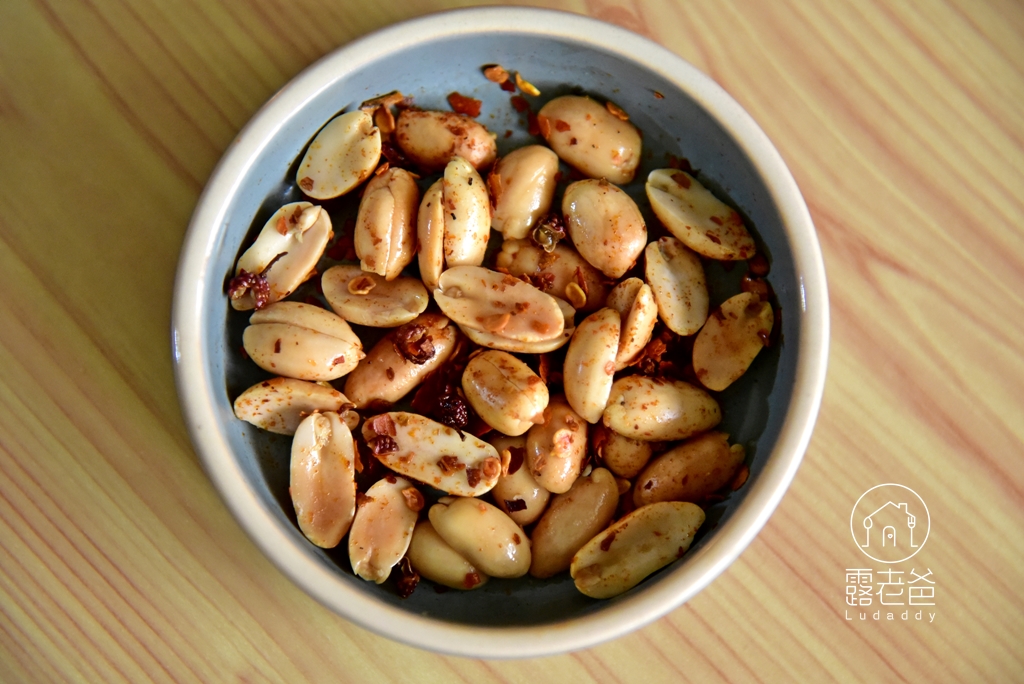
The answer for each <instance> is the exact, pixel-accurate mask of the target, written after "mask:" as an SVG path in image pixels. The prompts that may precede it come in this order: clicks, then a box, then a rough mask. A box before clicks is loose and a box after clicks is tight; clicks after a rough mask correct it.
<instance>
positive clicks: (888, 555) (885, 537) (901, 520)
mask: <svg viewBox="0 0 1024 684" xmlns="http://www.w3.org/2000/svg"><path fill="white" fill-rule="evenodd" d="M850 532H851V534H852V535H853V540H854V542H855V543H856V544H857V548H859V549H860V550H861V552H862V553H863V554H864V555H865V556H867V557H868V558H871V559H872V560H876V561H878V562H880V563H900V562H902V561H905V560H907V559H909V558H912V557H913V556H914V555H915V554H917V552H918V551H920V550H921V548H922V547H923V546H924V544H925V542H926V541H928V535H929V533H930V532H931V515H930V514H929V512H928V506H927V505H925V503H924V499H922V498H921V497H920V496H919V495H918V493H917V492H915V491H914V490H913V489H911V488H910V487H907V486H905V485H901V484H896V483H893V482H890V483H886V484H880V485H875V486H874V487H872V488H871V489H869V490H867V491H866V492H864V493H863V494H861V496H860V498H859V499H857V502H856V503H855V504H854V505H853V511H852V512H851V513H850Z"/></svg>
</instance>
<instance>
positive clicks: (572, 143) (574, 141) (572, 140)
mask: <svg viewBox="0 0 1024 684" xmlns="http://www.w3.org/2000/svg"><path fill="white" fill-rule="evenodd" d="M576 142H577V140H576V138H569V145H570V146H572V145H575V144H576Z"/></svg>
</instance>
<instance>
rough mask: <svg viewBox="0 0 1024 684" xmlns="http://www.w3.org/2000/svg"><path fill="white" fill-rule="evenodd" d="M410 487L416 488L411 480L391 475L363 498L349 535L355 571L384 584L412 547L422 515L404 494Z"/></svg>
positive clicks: (360, 499)
mask: <svg viewBox="0 0 1024 684" xmlns="http://www.w3.org/2000/svg"><path fill="white" fill-rule="evenodd" d="M409 489H415V487H413V484H412V483H411V482H409V481H408V480H406V479H405V478H402V477H395V476H394V475H389V476H387V477H385V478H384V479H382V480H378V481H377V482H375V483H374V484H373V486H371V487H370V488H369V489H368V490H366V494H365V495H363V496H362V497H360V498H359V504H358V508H357V509H356V517H355V519H354V520H353V521H352V528H351V530H350V531H349V535H348V556H349V561H350V562H351V563H352V572H354V573H355V574H356V575H358V576H359V577H362V578H363V579H364V580H368V581H370V582H376V583H377V584H382V583H383V582H384V580H386V579H387V578H388V575H390V574H391V568H393V567H395V565H397V564H398V561H400V560H402V556H404V555H405V552H406V551H407V550H408V548H409V543H410V542H411V541H412V533H413V530H414V529H415V528H416V519H417V518H418V517H419V511H414V510H413V509H411V508H410V507H409V504H408V503H407V495H406V494H403V492H404V491H405V490H409Z"/></svg>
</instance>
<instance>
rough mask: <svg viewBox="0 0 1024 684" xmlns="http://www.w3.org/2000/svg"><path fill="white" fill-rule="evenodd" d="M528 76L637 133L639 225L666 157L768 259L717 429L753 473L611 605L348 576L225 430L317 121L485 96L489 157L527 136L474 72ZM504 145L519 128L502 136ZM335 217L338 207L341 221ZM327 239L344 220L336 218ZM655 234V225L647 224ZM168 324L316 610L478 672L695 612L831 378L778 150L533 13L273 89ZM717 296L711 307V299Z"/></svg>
mask: <svg viewBox="0 0 1024 684" xmlns="http://www.w3.org/2000/svg"><path fill="white" fill-rule="evenodd" d="M491 63H497V64H502V65H504V66H505V67H507V68H508V69H510V70H516V71H519V72H521V73H522V74H523V75H524V76H525V77H526V78H527V79H528V80H529V81H531V82H532V83H533V84H534V85H536V86H537V87H538V88H539V89H540V90H541V91H542V96H541V97H540V98H537V99H534V100H533V102H534V103H535V105H534V107H535V109H536V108H537V107H539V104H536V103H540V102H543V101H546V100H547V99H548V98H550V97H553V96H555V95H559V94H563V93H568V92H586V93H591V94H594V95H597V96H600V97H603V98H608V99H612V100H614V101H615V102H616V103H618V104H619V105H620V106H622V107H623V108H624V109H625V110H627V111H628V112H629V114H630V116H631V119H632V121H633V122H634V123H636V125H637V126H638V127H639V128H640V129H641V130H642V132H643V136H644V138H643V140H644V150H645V151H644V158H643V163H642V166H641V169H640V172H639V173H638V174H637V179H638V180H637V181H636V182H634V183H633V184H632V185H631V186H629V187H628V188H627V190H628V191H629V192H630V193H631V194H632V195H633V196H634V198H636V199H637V200H638V202H639V203H640V205H641V207H642V209H643V210H644V211H645V213H646V214H647V216H648V217H650V216H651V214H650V210H649V206H648V204H647V202H646V200H645V199H644V193H643V180H644V179H645V178H646V176H647V173H648V172H649V171H650V170H651V169H654V168H659V167H663V166H665V165H666V164H667V163H668V160H669V159H670V158H671V156H675V157H680V158H682V157H685V158H686V159H688V160H689V161H690V162H691V164H692V165H693V167H694V168H696V169H699V171H700V178H701V179H702V180H705V181H706V183H707V184H708V185H709V186H710V187H712V188H713V189H714V190H715V191H716V192H717V193H718V194H719V195H720V196H721V197H723V198H727V201H728V202H730V203H731V204H732V205H733V206H735V207H736V208H737V209H738V210H739V211H740V212H741V213H742V215H743V216H744V217H745V218H746V219H747V221H748V225H749V226H751V228H752V229H753V232H754V233H755V235H756V237H757V239H758V241H759V243H760V244H761V246H762V247H763V249H764V251H765V252H766V253H767V254H768V255H769V256H770V260H771V274H770V276H769V281H770V282H771V284H772V286H773V287H774V290H775V292H776V294H777V297H778V303H779V306H780V308H781V312H782V317H781V320H782V331H781V341H780V343H779V344H777V345H775V346H774V347H772V348H771V349H769V350H767V351H766V352H763V353H762V357H759V359H758V360H757V362H756V363H755V365H754V367H753V368H752V370H751V372H750V373H748V374H747V375H746V376H745V377H744V378H743V379H742V380H741V381H740V382H738V383H736V384H735V385H734V386H732V387H730V388H729V389H728V390H727V391H725V392H724V393H722V394H721V395H720V400H721V404H722V406H723V414H724V416H725V420H724V424H723V428H724V429H725V430H726V431H728V432H729V433H730V434H731V435H732V439H733V440H734V441H736V442H740V443H742V444H744V445H745V446H746V447H747V450H748V460H749V464H750V477H749V480H748V481H747V483H746V484H745V485H744V486H743V487H742V488H741V489H739V490H738V491H736V492H735V493H733V494H732V495H731V496H730V497H729V498H728V499H727V500H725V501H724V502H722V503H720V504H718V505H716V506H713V507H711V508H710V509H709V510H708V520H707V522H706V524H705V526H704V527H703V528H702V530H701V532H700V534H699V535H698V538H697V541H696V542H695V543H694V545H693V547H692V548H691V550H690V551H689V552H688V553H687V554H686V555H685V556H684V557H683V558H682V559H680V560H679V561H677V562H675V563H673V564H672V565H670V566H669V567H668V568H666V569H664V570H662V571H661V572H659V573H657V574H656V575H653V576H651V577H650V578H648V579H647V580H646V581H645V582H643V583H642V584H640V585H639V586H637V587H636V588H634V589H633V590H631V591H629V592H627V593H625V594H623V595H621V596H619V597H617V598H615V599H612V600H606V601H597V600H593V599H589V598H587V597H585V596H583V595H582V594H580V593H578V592H577V591H576V589H575V587H574V585H573V582H572V580H571V579H570V578H569V576H568V573H564V574H563V575H562V576H559V577H556V578H554V579H552V580H545V581H538V580H534V579H532V578H529V577H527V578H523V579H518V580H492V581H491V582H490V583H488V584H487V585H486V586H485V587H483V588H481V589H479V590H476V591H472V592H459V591H447V592H444V593H441V592H438V591H436V590H434V589H433V588H432V587H431V586H421V587H420V588H419V589H418V590H417V591H416V592H415V593H414V594H413V595H412V596H411V597H410V598H408V599H401V598H399V597H398V595H397V593H396V591H395V589H394V586H393V584H392V583H385V584H383V585H380V586H378V585H375V584H373V583H368V582H365V581H363V580H361V579H359V578H357V577H355V576H354V575H353V574H352V572H351V569H350V566H349V563H348V557H347V553H346V550H345V549H346V545H345V543H344V542H343V543H342V545H341V546H340V547H339V548H338V549H334V550H330V551H325V550H323V549H319V548H317V547H315V546H313V545H312V544H310V543H309V542H307V541H306V540H305V539H304V537H303V536H302V534H301V533H300V532H299V530H298V528H297V527H296V524H295V516H294V513H293V511H292V508H291V503H290V500H289V498H288V492H287V487H288V479H287V478H288V474H287V472H288V467H287V464H288V453H289V448H290V439H289V438H285V437H280V436H273V435H269V434H268V433H264V432H261V431H259V430H257V429H255V428H253V427H252V426H251V425H249V424H248V423H244V422H242V421H239V420H237V419H236V418H235V417H234V415H233V412H232V401H233V400H234V398H235V397H236V396H237V395H238V394H239V393H240V392H241V391H242V390H244V389H245V388H246V387H248V386H249V385H251V384H253V383H255V382H257V381H258V380H260V379H262V378H265V377H267V376H266V374H264V373H263V372H262V371H260V370H259V369H257V368H256V367H255V366H254V365H253V364H252V363H251V362H247V361H245V360H244V359H243V358H242V356H241V354H240V353H239V350H240V347H241V330H242V329H243V328H244V325H245V323H246V321H247V319H248V316H247V315H244V314H240V313H239V312H234V311H232V310H231V308H230V306H229V305H228V300H227V297H226V296H225V284H226V282H227V280H228V279H229V278H230V276H231V275H232V274H233V268H234V263H235V260H236V258H237V257H238V255H239V253H240V250H241V248H242V246H243V245H244V244H246V242H247V240H251V238H252V236H253V235H255V233H256V232H257V231H258V230H259V228H260V227H261V226H262V225H263V222H264V221H265V220H266V218H267V216H269V215H270V213H272V212H273V211H274V210H275V209H276V208H277V207H278V206H280V205H281V204H283V203H285V202H289V201H295V200H298V199H300V193H299V191H298V188H297V187H296V186H295V183H294V178H295V167H296V165H297V163H298V160H299V159H301V155H302V153H303V151H304V149H305V147H306V145H307V144H308V142H309V141H310V140H311V139H312V138H313V136H314V135H315V134H316V132H317V130H318V129H319V128H321V127H322V126H323V125H324V124H325V123H326V122H327V121H328V120H330V119H331V118H332V117H333V116H335V115H336V114H337V113H338V112H340V111H342V110H345V109H346V108H349V109H350V108H353V107H358V105H359V104H360V103H361V102H362V101H364V100H366V99H368V98H370V97H373V96H376V95H379V94H382V93H385V92H388V91H391V90H399V91H401V92H402V93H404V94H406V95H409V96H412V97H413V99H414V101H415V103H416V104H417V105H418V106H420V107H423V108H438V109H446V110H447V109H448V105H447V103H446V100H445V98H446V96H447V94H448V93H450V92H452V91H459V92H460V93H462V94H463V95H469V96H472V97H476V98H479V99H481V100H482V101H483V113H482V114H481V116H480V117H479V120H480V121H481V122H482V123H484V124H485V125H486V126H488V128H490V129H491V130H492V131H493V132H495V133H497V134H498V141H499V153H500V152H503V151H507V150H508V149H510V148H511V147H513V146H516V145H520V144H523V143H525V142H527V141H534V140H533V139H531V138H530V136H529V135H528V133H527V132H526V126H525V121H524V117H523V115H522V114H520V113H519V112H517V111H516V110H515V108H514V107H512V106H511V103H510V93H508V92H505V91H503V90H501V89H500V88H499V87H498V86H497V85H496V84H494V83H491V82H489V81H487V80H486V79H485V78H484V77H483V75H482V73H481V66H483V65H485V64H491ZM506 131H511V133H510V134H509V137H506V133H505V132H506ZM332 211H333V210H332ZM339 211H340V209H339ZM332 218H334V223H335V229H336V230H341V229H342V220H341V219H340V218H339V217H337V216H333V215H332ZM654 223H656V222H655V221H652V225H653V224H654ZM743 270H744V269H743V267H742V265H741V266H740V267H738V268H736V269H733V270H732V271H728V270H726V269H722V268H720V267H718V266H717V265H710V266H709V267H708V271H709V279H710V280H711V282H712V287H713V291H714V293H715V294H714V300H713V302H712V304H713V305H714V304H715V303H717V301H721V299H724V298H725V296H727V295H728V294H732V293H735V292H738V284H737V281H738V278H739V276H740V274H741V273H742V271H743ZM174 297H175V299H174V310H173V321H172V326H173V331H172V332H173V353H174V361H175V371H176V380H177V387H178V392H179V395H180V399H181V406H182V411H183V415H184V418H185V421H186V423H187V425H188V429H189V431H190V433H191V437H192V441H193V444H194V446H195V449H196V451H197V453H198V454H199V456H200V458H201V460H202V463H203V465H204V467H205V469H206V471H207V472H208V474H209V476H210V479H211V480H212V482H213V484H214V485H215V487H216V488H217V490H218V491H219V492H220V494H221V496H222V497H223V499H224V501H225V503H226V504H227V506H228V508H229V509H230V510H231V512H232V513H233V514H234V516H235V517H236V518H237V519H238V522H239V524H240V525H241V526H242V527H243V528H244V529H245V530H246V532H247V533H248V534H249V535H250V536H251V538H252V539H253V541H255V542H256V544H257V545H258V546H259V547H260V548H261V549H262V550H263V552H264V553H265V554H266V555H267V557H269V558H270V559H271V560H272V561H273V563H274V564H275V565H277V567H278V568H280V570H281V571H282V572H284V573H285V574H286V575H287V576H288V577H290V578H291V579H292V580H293V581H294V582H295V583H296V584H297V585H299V586H300V587H302V588H303V589H304V590H305V591H306V592H308V593H309V594H310V595H311V596H313V597H314V598H315V599H316V600H318V601H319V602H321V603H322V604H323V605H325V606H327V607H328V608H330V609H331V610H334V611H336V612H337V613H339V614H340V615H342V616H344V617H345V618H347V619H349V620H351V621H352V622H355V623H357V624H359V625H361V626H363V627H365V628H367V629H370V630H373V631H374V632H377V633H379V634H383V635H386V636H388V637H391V638H393V639H396V640H399V641H402V642H405V643H408V644H413V645H415V646H419V647H422V648H425V649H430V650H433V651H438V652H444V653H450V654H457V655H465V656H474V657H482V658H504V657H525V656H539V655H546V654H552V653H559V652H565V651H569V650H575V649H581V648H585V647H588V646H592V645H594V644H597V643H599V642H602V641H606V640H609V639H613V638H615V637H618V636H621V635H623V634H626V633H627V632H629V631H631V630H634V629H637V628H638V627H640V626H642V625H645V624H647V623H649V622H651V621H653V620H656V619H657V618H659V617H661V616H663V615H665V614H666V613H668V612H669V611H671V610H673V609H674V608H676V607H678V606H680V605H681V604H682V603H683V602H685V601H686V600H688V599H689V598H691V597H693V596H694V595H695V594H696V593H697V592H698V591H700V590H701V589H703V588H704V587H705V586H707V585H708V583H709V582H711V581H712V580H713V579H714V578H715V577H716V576H717V575H718V574H719V573H721V572H722V571H723V570H724V569H725V568H726V567H727V566H728V565H729V564H730V563H732V562H733V561H734V560H735V559H736V557H737V556H738V555H739V554H740V553H741V552H742V551H743V549H744V548H745V547H746V546H747V545H748V544H749V543H750V541H751V540H752V539H753V538H754V536H755V535H756V534H757V533H758V531H759V530H760V529H761V528H762V526H763V525H764V524H765V522H766V521H767V519H768V517H769V516H770V515H771V513H772V511H773V510H774V509H775V507H776V505H777V504H778V503H779V500H780V499H781V498H782V496H783V494H784V492H785V490H786V488H787V487H788V486H789V484H790V482H791V480H792V479H793V476H794V474H795V472H796V470H797V468H798V466H799V464H800V461H801V459H802V457H803V454H804V451H805V449H806V447H807V443H808V440H809V439H810V435H811V430H812V427H813V424H814V420H815V417H816V414H817V411H818V406H819V403H820V400H821V394H822V389H823V384H824V378H825V366H826V358H827V346H828V298H827V294H826V285H825V276H824V270H823V265H822V259H821V254H820V250H819V247H818V242H817V238H816V236H815V232H814V227H813V225H812V223H811V219H810V217H809V215H808V212H807V208H806V206H805V204H804V201H803V199H802V197H801V195H800V191H799V190H798V188H797V186H796V184H795V182H794V180H793V178H792V176H791V175H790V173H789V171H788V170H787V168H786V166H785V164H784V163H783V161H782V159H781V157H780V156H779V154H778V152H777V151H776V150H775V148H774V147H773V146H772V144H771V143H770V142H769V141H768V139H767V138H766V137H765V135H764V133H763V132H762V131H761V130H760V129H759V128H758V126H757V125H756V124H755V123H754V121H753V120H752V119H751V118H750V116H749V115H747V114H746V113H745V112H744V111H743V109H742V108H741V107H740V106H739V105H738V104H737V103H736V102H735V101H734V100H733V99H732V98H731V97H730V96H729V95H728V94H726V93H725V91H724V90H722V88H720V87H719V86H718V85H716V84H715V83H714V82H713V81H712V80H711V79H710V78H708V77H707V76H705V75H704V74H702V73H701V72H699V71H698V70H697V69H695V68H694V67H693V66H691V65H690V64H688V63H686V62H685V61H683V60H682V59H680V58H679V57H677V56H675V55H674V54H672V53H671V52H669V51H668V50H666V49H665V48H662V47H660V46H658V45H657V44H655V43H653V42H651V41H649V40H647V39H644V38H642V37H640V36H637V35H635V34H633V33H630V32H628V31H625V30H623V29H621V28H617V27H614V26H611V25H608V24H604V23H601V22H598V21H595V20H592V19H588V18H585V17H580V16H575V15H571V14H564V13H558V12H551V11H545V10H536V9H514V8H478V9H469V10H459V11H454V12H448V13H443V14H439V15H433V16H427V17H424V18H420V19H415V20H412V21H407V22H404V23H401V24H398V25H396V26H392V27H390V28H386V29H384V30H381V31H378V32H376V33H374V34H371V35H368V36H366V37H364V38H361V39H359V40H357V41H355V42H353V43H351V44H349V45H346V46H344V47H342V48H340V49H338V50H336V51H335V52H333V53H331V54H329V55H327V56H326V57H324V58H323V59H321V60H320V61H319V62H317V63H315V64H314V65H312V66H311V67H309V68H308V69H306V70H305V71H304V72H302V73H301V74H300V75H298V76H297V77H296V78H295V79H293V80H292V81H291V82H290V83H289V84H288V85H287V86H285V87H284V88H283V89H282V90H281V91H280V92H278V93H277V94H276V95H275V96H274V97H273V98H271V100H270V101H269V102H267V104H266V105H265V106H264V107H263V108H262V109H261V110H260V111H259V112H258V113H257V114H256V116H255V117H253V119H252V121H250V122H249V124H248V125H247V126H246V127H245V128H244V130H242V132H241V133H239V135H238V137H237V139H236V140H235V141H234V142H233V143H232V145H231V146H230V148H229V149H228V150H227V152H226V154H225V155H224V158H223V159H222V160H221V162H220V164H219V165H218V166H217V168H216V170H215V171H214V173H213V175H212V176H211V178H210V180H209V183H208V185H207V187H206V189H205V191H204V192H203V194H202V197H201V198H200V200H199V203H198V206H197V207H196V210H195V214H194V216H193V218H192V222H191V225H190V226H189V229H188V234H187V236H186V239H185V243H184V246H183V249H182V252H181V260H180V264H179V268H178V274H177V282H176V285H175V293H174ZM716 300H717V301H716Z"/></svg>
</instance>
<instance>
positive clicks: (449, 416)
mask: <svg viewBox="0 0 1024 684" xmlns="http://www.w3.org/2000/svg"><path fill="white" fill-rule="evenodd" d="M437 407H438V410H439V414H440V420H439V421H438V422H440V423H442V424H443V425H447V426H448V427H450V428H455V429H456V430H463V429H465V427H466V426H467V425H469V405H468V404H467V403H466V398H465V397H464V396H463V395H462V392H461V390H459V389H458V388H457V387H454V386H452V385H445V387H444V390H443V391H442V392H441V394H440V395H439V396H438V397H437Z"/></svg>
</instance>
